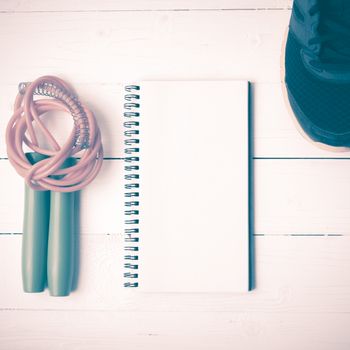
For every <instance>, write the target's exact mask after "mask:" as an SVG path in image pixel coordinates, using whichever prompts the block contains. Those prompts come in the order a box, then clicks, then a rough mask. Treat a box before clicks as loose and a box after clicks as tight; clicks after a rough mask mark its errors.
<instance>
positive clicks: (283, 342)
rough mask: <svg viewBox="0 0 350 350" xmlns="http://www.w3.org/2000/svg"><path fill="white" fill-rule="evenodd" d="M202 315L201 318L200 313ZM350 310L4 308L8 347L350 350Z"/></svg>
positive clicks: (1, 315)
mask: <svg viewBox="0 0 350 350" xmlns="http://www.w3.org/2000/svg"><path fill="white" fill-rule="evenodd" d="M198 315H199V316H198ZM349 317H350V316H349V314H344V313H343V314H310V313H300V314H288V313H287V314H284V313H269V312H266V313H262V314H256V313H255V314H254V313H249V312H234V313H232V312H223V313H211V312H200V313H199V314H194V313H191V312H172V313H168V314H164V313H162V312H154V311H151V312H146V313H139V312H118V311H115V312H101V311H86V310H82V311H79V312H69V311H20V310H17V311H16V312H12V311H3V312H0V323H1V324H4V326H2V327H1V331H0V332H2V333H3V334H4V335H5V334H6V336H4V337H3V342H2V345H3V346H4V349H7V350H17V349H24V348H25V349H28V350H46V349H48V348H50V349H52V350H61V349H77V350H83V349H84V350H92V349H103V350H114V349H116V348H126V349H132V350H134V349H135V350H138V349H155V350H157V349H164V348H174V349H184V350H212V349H219V350H231V349H234V348H237V347H239V349H240V350H252V349H258V348H259V349H269V350H279V349H282V348H283V349H286V350H295V349H299V350H310V349H312V350H316V349H317V350H334V349H336V350H348V349H349V346H350V344H349V337H348V324H349V321H350V319H349Z"/></svg>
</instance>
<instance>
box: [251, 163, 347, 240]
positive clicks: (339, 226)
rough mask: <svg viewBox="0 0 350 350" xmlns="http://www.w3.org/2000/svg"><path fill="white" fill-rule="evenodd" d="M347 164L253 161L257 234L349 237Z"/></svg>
mask: <svg viewBox="0 0 350 350" xmlns="http://www.w3.org/2000/svg"><path fill="white" fill-rule="evenodd" d="M349 173H350V161H349V160H342V159H334V160H279V161H277V160H257V161H255V179H256V180H255V193H256V197H255V198H256V202H255V217H256V233H259V234H344V235H348V234H350V215H349V213H350V204H349V203H348V202H349V201H348V198H349V195H350V182H349Z"/></svg>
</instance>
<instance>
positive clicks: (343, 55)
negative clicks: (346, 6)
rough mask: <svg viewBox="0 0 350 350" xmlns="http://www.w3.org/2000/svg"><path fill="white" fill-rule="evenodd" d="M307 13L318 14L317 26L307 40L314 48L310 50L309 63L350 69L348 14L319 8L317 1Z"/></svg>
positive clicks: (317, 66) (349, 18)
mask: <svg viewBox="0 0 350 350" xmlns="http://www.w3.org/2000/svg"><path fill="white" fill-rule="evenodd" d="M309 14H310V16H311V17H314V16H319V21H318V28H317V30H316V31H314V33H315V35H314V36H313V37H312V38H311V39H310V40H309V44H310V45H314V47H315V48H316V49H315V50H312V52H310V54H311V55H312V58H313V59H312V60H311V61H310V63H311V64H312V65H313V66H315V67H316V68H328V69H332V70H341V69H347V70H348V69H350V14H349V13H348V15H347V16H346V15H345V13H344V12H339V11H327V9H325V8H323V9H321V8H320V5H319V4H318V3H317V4H315V5H313V6H312V7H311V8H310V10H309Z"/></svg>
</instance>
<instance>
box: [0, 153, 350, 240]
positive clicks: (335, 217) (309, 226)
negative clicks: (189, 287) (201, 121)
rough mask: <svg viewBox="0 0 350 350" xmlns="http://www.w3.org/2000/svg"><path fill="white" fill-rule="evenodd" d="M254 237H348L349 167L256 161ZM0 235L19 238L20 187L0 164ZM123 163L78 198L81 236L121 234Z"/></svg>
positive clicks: (109, 163)
mask: <svg viewBox="0 0 350 350" xmlns="http://www.w3.org/2000/svg"><path fill="white" fill-rule="evenodd" d="M254 168H255V169H254V171H255V181H254V182H255V214H254V216H255V233H256V234H258V235H262V234H264V235H281V234H283V235H350V216H349V214H348V213H349V212H350V203H349V200H348V198H349V197H350V181H349V175H348V174H349V173H350V161H349V160H344V159H328V160H325V159H312V160H311V159H279V160H276V159H257V160H255V161H254ZM0 172H1V174H2V176H3V181H2V182H0V195H1V198H2V200H1V201H0V217H1V218H2V222H1V226H0V232H3V233H20V232H22V216H23V207H22V206H23V181H22V179H21V178H20V177H19V176H17V174H16V173H15V171H14V170H13V169H12V168H11V166H10V164H9V162H8V161H7V160H1V161H0ZM122 180H123V161H122V160H105V161H104V165H103V168H102V171H101V173H100V174H99V176H98V177H97V178H96V179H95V181H94V182H93V183H92V184H91V185H90V186H88V187H87V188H86V189H84V190H83V191H82V193H81V225H80V230H81V233H82V234H97V233H99V234H106V233H113V234H120V233H121V232H122V230H123V206H124V190H123V182H122Z"/></svg>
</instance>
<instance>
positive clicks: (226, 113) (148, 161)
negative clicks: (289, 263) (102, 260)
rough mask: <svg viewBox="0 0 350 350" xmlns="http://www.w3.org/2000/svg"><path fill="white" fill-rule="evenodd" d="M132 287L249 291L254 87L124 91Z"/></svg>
mask: <svg viewBox="0 0 350 350" xmlns="http://www.w3.org/2000/svg"><path fill="white" fill-rule="evenodd" d="M124 98H125V103H124V121H125V122H124V127H125V133H124V134H125V237H124V240H125V243H124V244H125V246H124V251H125V256H124V259H125V264H124V270H125V272H124V279H125V283H124V286H125V287H137V288H138V289H139V290H141V291H145V292H244V291H248V290H249V289H250V276H249V270H250V266H249V260H250V259H249V239H250V229H251V228H250V222H251V217H250V210H249V208H250V205H251V203H250V197H251V196H250V190H251V189H250V178H251V173H250V171H251V168H250V147H249V132H250V130H249V83H248V82H247V81H143V82H141V83H140V84H134V85H128V86H125V96H124Z"/></svg>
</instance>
